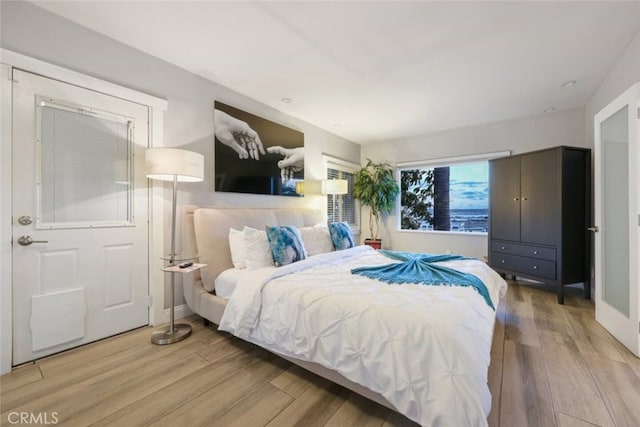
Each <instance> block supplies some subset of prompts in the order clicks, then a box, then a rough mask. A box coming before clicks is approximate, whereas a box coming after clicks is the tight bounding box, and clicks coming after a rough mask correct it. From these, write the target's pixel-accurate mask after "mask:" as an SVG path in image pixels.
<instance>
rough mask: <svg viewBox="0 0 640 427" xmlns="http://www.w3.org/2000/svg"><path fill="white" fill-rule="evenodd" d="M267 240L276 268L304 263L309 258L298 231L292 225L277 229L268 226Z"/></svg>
mask: <svg viewBox="0 0 640 427" xmlns="http://www.w3.org/2000/svg"><path fill="white" fill-rule="evenodd" d="M265 228H266V231H267V239H268V240H269V248H270V249H271V254H272V255H273V260H274V261H275V263H276V266H278V267H279V266H281V265H287V264H291V263H294V262H296V261H302V260H303V259H305V258H306V257H307V251H306V250H305V248H304V244H303V243H302V237H301V236H300V232H299V231H298V229H297V228H296V227H294V226H291V225H282V226H277V227H272V226H267V227H265Z"/></svg>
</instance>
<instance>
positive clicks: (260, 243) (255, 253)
mask: <svg viewBox="0 0 640 427" xmlns="http://www.w3.org/2000/svg"><path fill="white" fill-rule="evenodd" d="M242 233H243V241H244V249H245V255H246V258H245V264H246V265H247V268H248V269H249V270H254V269H256V268H261V267H269V266H270V265H275V264H274V262H273V255H272V254H271V248H269V240H267V232H266V231H264V230H256V229H255V228H251V227H244V229H243V230H242Z"/></svg>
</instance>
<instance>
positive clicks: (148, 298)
mask: <svg viewBox="0 0 640 427" xmlns="http://www.w3.org/2000/svg"><path fill="white" fill-rule="evenodd" d="M151 304H153V295H147V307H151Z"/></svg>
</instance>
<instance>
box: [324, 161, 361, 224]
mask: <svg viewBox="0 0 640 427" xmlns="http://www.w3.org/2000/svg"><path fill="white" fill-rule="evenodd" d="M325 164H326V169H327V173H326V177H327V179H345V180H347V183H348V186H349V190H348V193H347V194H342V195H336V196H335V200H336V204H335V206H334V204H333V196H332V195H328V196H327V219H328V221H329V222H341V221H345V222H347V223H348V224H349V225H350V226H351V228H352V229H353V230H354V231H356V232H357V230H358V228H359V215H358V209H357V205H356V201H355V199H354V198H353V179H354V176H355V173H356V171H357V170H358V169H359V168H360V166H359V165H356V164H353V163H349V162H344V161H342V160H338V159H333V158H325ZM334 208H335V210H334Z"/></svg>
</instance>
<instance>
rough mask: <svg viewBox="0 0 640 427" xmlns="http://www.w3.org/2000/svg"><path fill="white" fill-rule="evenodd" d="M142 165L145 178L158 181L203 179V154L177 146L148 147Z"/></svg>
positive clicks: (193, 180) (196, 180)
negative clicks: (145, 174)
mask: <svg viewBox="0 0 640 427" xmlns="http://www.w3.org/2000/svg"><path fill="white" fill-rule="evenodd" d="M144 166H145V170H146V173H147V178H151V179H157V180H159V181H173V179H174V177H175V178H177V181H178V182H199V181H202V180H203V179H204V156H203V155H202V154H200V153H194V152H193V151H187V150H181V149H178V148H149V149H148V150H147V152H146V153H145V158H144Z"/></svg>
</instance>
